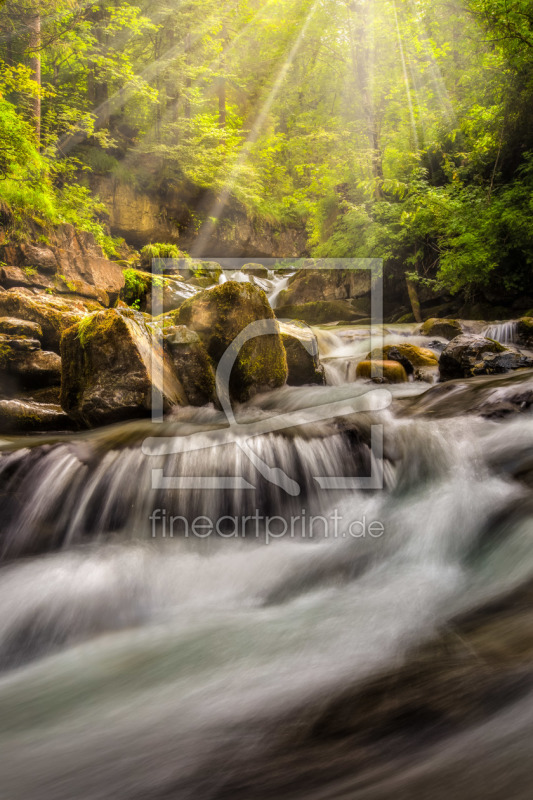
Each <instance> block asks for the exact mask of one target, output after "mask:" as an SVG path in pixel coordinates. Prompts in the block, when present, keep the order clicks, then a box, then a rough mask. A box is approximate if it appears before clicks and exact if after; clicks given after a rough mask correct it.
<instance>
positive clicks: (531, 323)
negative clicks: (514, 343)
mask: <svg viewBox="0 0 533 800" xmlns="http://www.w3.org/2000/svg"><path fill="white" fill-rule="evenodd" d="M516 335H517V339H518V341H519V343H520V344H523V345H524V346H525V347H533V317H522V319H519V320H518V323H517V326H516Z"/></svg>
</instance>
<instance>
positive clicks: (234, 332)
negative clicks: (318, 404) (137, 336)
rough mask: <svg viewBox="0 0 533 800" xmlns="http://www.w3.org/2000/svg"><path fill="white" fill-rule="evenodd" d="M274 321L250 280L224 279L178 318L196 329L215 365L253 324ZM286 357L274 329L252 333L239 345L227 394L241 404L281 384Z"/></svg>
mask: <svg viewBox="0 0 533 800" xmlns="http://www.w3.org/2000/svg"><path fill="white" fill-rule="evenodd" d="M258 320H274V313H273V311H272V309H271V308H270V305H269V303H268V299H267V296H266V294H265V293H264V292H263V291H261V290H260V289H258V288H257V287H255V286H252V284H251V283H248V282H246V283H238V282H237V281H227V282H226V283H223V284H220V285H218V286H215V287H214V288H212V289H208V290H205V291H203V292H200V293H199V294H197V295H196V296H195V297H193V298H191V299H190V300H187V301H186V302H185V303H184V304H183V305H182V306H181V308H180V309H179V311H178V313H177V315H176V321H177V323H178V324H179V325H185V326H187V327H188V328H189V329H191V330H194V331H196V333H198V335H199V337H200V339H201V340H202V342H203V343H204V344H205V347H206V349H207V352H208V354H209V356H210V358H211V359H212V360H213V362H214V363H215V364H218V362H219V361H220V359H221V358H222V356H223V355H224V353H225V352H226V351H227V349H228V347H229V346H230V345H231V343H232V342H233V341H234V339H235V338H236V337H237V336H238V335H239V334H240V333H241V331H243V330H244V329H245V328H246V327H248V325H250V324H251V323H252V322H256V321H258ZM287 374H288V370H287V359H286V356H285V350H284V348H283V343H282V341H281V335H280V333H279V329H278V332H277V333H273V334H268V335H261V336H255V337H254V338H252V339H250V340H249V341H247V342H246V343H245V344H244V345H243V347H242V348H241V349H240V351H239V353H238V356H237V359H236V362H235V365H234V367H233V370H232V373H231V379H230V386H229V388H230V394H231V396H232V397H233V398H234V399H235V400H238V401H239V402H244V401H245V400H248V399H249V398H250V397H252V396H253V395H254V394H256V393H257V392H258V391H261V390H265V389H273V388H276V387H278V386H283V384H284V383H285V381H286V380H287Z"/></svg>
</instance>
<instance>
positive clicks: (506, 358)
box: [439, 334, 533, 381]
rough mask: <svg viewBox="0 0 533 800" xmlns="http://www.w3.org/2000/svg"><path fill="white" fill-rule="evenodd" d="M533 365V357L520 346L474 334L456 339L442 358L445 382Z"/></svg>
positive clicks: (441, 369)
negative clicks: (523, 351) (520, 348)
mask: <svg viewBox="0 0 533 800" xmlns="http://www.w3.org/2000/svg"><path fill="white" fill-rule="evenodd" d="M531 366H533V359H532V358H530V357H529V356H526V355H524V354H523V353H521V352H520V350H518V348H516V347H512V346H508V345H502V344H500V343H499V342H495V341H494V340H493V339H486V338H485V337H483V336H474V335H472V334H463V335H462V336H457V337H456V338H455V339H452V341H451V342H449V343H448V345H447V346H446V347H445V349H444V350H443V351H442V353H441V356H440V359H439V371H440V379H441V381H449V380H453V379H454V378H471V377H473V376H474V375H497V374H500V373H504V372H510V371H512V370H515V369H522V368H524V367H531Z"/></svg>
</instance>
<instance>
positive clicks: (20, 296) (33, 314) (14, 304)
mask: <svg viewBox="0 0 533 800" xmlns="http://www.w3.org/2000/svg"><path fill="white" fill-rule="evenodd" d="M96 308H101V306H100V305H99V304H98V303H90V302H87V301H82V300H74V299H68V300H67V299H66V298H62V297H55V296H53V295H49V294H33V293H31V292H26V291H24V290H23V289H10V290H8V291H6V292H0V316H6V317H16V318H17V319H22V320H25V321H27V322H34V323H36V324H37V325H39V326H40V328H41V330H42V344H43V347H44V348H45V349H46V350H53V351H54V352H56V353H58V352H59V343H60V341H61V335H62V334H63V331H65V330H66V329H67V328H70V327H71V326H72V325H74V324H75V323H76V322H79V321H80V320H82V319H83V317H84V316H86V315H87V314H88V313H90V311H91V310H94V309H96Z"/></svg>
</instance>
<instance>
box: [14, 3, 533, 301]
mask: <svg viewBox="0 0 533 800" xmlns="http://www.w3.org/2000/svg"><path fill="white" fill-rule="evenodd" d="M0 75H1V77H0V199H1V200H2V206H1V214H2V220H3V222H4V224H5V227H6V229H10V230H11V234H13V232H14V233H15V235H16V234H17V232H20V231H22V230H23V229H24V225H25V221H26V220H28V219H36V220H38V221H39V222H40V223H42V224H44V225H53V224H57V223H62V222H70V223H73V224H75V225H76V226H78V227H79V228H81V229H84V230H89V231H91V232H93V233H94V234H95V236H96V238H97V239H98V241H99V242H100V243H101V244H102V246H103V247H104V249H105V251H106V252H107V254H108V255H109V256H110V257H111V258H114V259H120V258H124V257H125V251H124V248H123V246H122V244H121V242H120V241H119V240H118V239H117V238H113V237H112V236H111V235H110V231H109V226H108V222H109V217H108V212H109V209H108V208H106V204H105V203H103V202H102V201H101V199H100V197H99V195H101V194H102V192H101V191H100V189H101V185H102V184H101V180H102V179H104V178H105V179H112V180H113V181H114V182H115V185H120V186H127V187H130V189H131V191H132V192H136V193H141V194H142V193H144V194H145V195H147V196H148V197H151V198H159V200H160V204H161V205H162V206H168V208H170V209H171V210H170V211H169V214H170V215H171V216H172V213H174V215H175V218H174V219H172V223H173V225H174V227H175V231H176V234H175V238H176V240H177V239H178V237H179V238H180V239H182V238H183V237H185V238H186V239H187V237H188V239H189V240H190V241H193V242H194V247H195V248H196V251H197V253H199V254H203V252H202V250H203V249H204V250H205V247H206V243H207V242H208V241H209V237H210V236H212V234H213V232H214V231H216V229H217V226H218V227H220V226H223V225H226V233H227V235H228V236H229V237H231V231H230V230H229V229H228V228H227V226H228V225H230V226H231V224H233V225H237V224H238V222H237V221H236V220H238V219H239V218H246V220H248V223H249V224H250V225H252V226H254V227H255V228H256V229H257V230H259V231H260V230H266V231H267V232H268V235H269V236H271V237H272V236H276V235H278V234H279V232H280V231H293V232H294V242H295V243H296V242H298V243H299V244H298V247H299V248H300V253H295V252H294V253H287V255H297V254H310V255H313V256H318V257H327V256H333V257H379V258H384V259H385V267H386V278H387V280H388V281H391V282H398V281H401V282H402V284H404V285H405V282H406V280H407V283H408V285H409V286H411V287H413V286H414V287H415V288H416V290H417V291H418V292H419V293H421V294H423V292H431V293H433V294H438V293H439V292H447V293H449V294H457V295H460V296H461V297H463V298H464V299H466V300H468V301H471V302H474V301H476V300H480V299H481V300H483V301H484V302H492V303H502V302H507V301H509V303H512V302H513V299H515V298H517V297H518V298H522V299H523V298H526V299H525V303H526V305H528V306H533V269H532V267H533V226H532V211H533V199H532V198H533V3H530V2H524V0H517V1H516V2H513V1H512V0H471V1H468V0H465V2H456V1H455V0H450V2H446V1H445V0H432V2H430V1H429V0H396V2H390V0H228V2H223V3H221V2H220V1H218V2H214V0H189V1H187V0H184V2H177V1H176V2H169V0H150V2H148V1H146V2H142V0H137V2H124V1H123V0H114V1H113V0H104V1H101V2H83V1H82V0H54V2H52V1H51V0H35V1H32V0H5V1H4V2H3V3H2V4H1V8H0ZM172 208H174V209H175V210H174V212H173V211H172ZM230 212H231V213H230ZM231 214H233V215H234V216H233V217H232V216H231ZM235 214H236V215H237V216H235ZM239 215H240V217H239ZM232 220H233V222H232ZM20 235H22V234H20ZM143 243H145V244H147V243H148V241H146V242H143V241H142V237H141V241H139V240H136V241H133V242H130V244H135V245H136V246H138V245H140V244H143ZM266 254H268V253H266ZM210 255H214V254H213V253H210ZM529 301H530V302H529Z"/></svg>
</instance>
